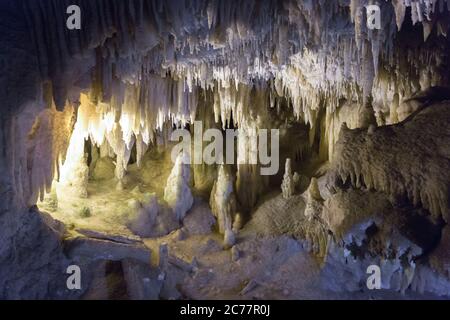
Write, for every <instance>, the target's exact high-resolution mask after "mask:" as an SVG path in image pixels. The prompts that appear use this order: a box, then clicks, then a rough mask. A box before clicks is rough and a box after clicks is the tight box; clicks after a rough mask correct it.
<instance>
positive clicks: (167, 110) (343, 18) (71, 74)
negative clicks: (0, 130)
mask: <svg viewBox="0 0 450 320" xmlns="http://www.w3.org/2000/svg"><path fill="white" fill-rule="evenodd" d="M368 4H378V5H379V6H380V7H381V10H382V13H381V16H382V26H381V29H380V30H369V29H368V28H367V25H366V22H367V21H366V19H365V15H364V11H365V9H364V8H365V6H367V5H368ZM80 5H81V9H82V12H83V11H85V12H86V10H89V13H90V14H92V15H94V16H95V17H93V18H92V19H86V20H83V28H82V29H81V30H79V31H70V32H69V31H67V32H64V33H58V32H59V31H58V30H65V18H66V17H65V16H64V15H63V14H61V15H59V14H57V13H58V12H65V9H66V8H65V7H64V3H63V2H58V1H54V5H53V6H49V5H48V4H46V3H44V2H43V1H35V0H33V1H26V2H25V5H24V8H25V9H26V17H27V18H28V20H29V23H30V26H33V30H34V32H33V36H34V40H35V42H36V47H37V55H38V61H39V65H40V70H41V72H42V77H43V78H44V79H51V80H52V82H53V95H54V99H55V102H56V105H57V106H58V105H61V104H63V105H65V102H66V100H67V98H69V99H70V96H71V89H73V87H74V86H75V83H77V85H79V84H80V83H81V81H80V80H81V79H84V77H85V76H86V75H87V74H88V75H91V73H92V70H94V72H93V74H94V76H93V78H92V79H91V81H90V82H87V83H85V84H84V85H81V86H82V88H79V89H87V88H89V89H90V90H91V95H90V98H91V100H92V102H93V103H94V104H95V110H96V112H98V113H99V114H101V117H102V121H101V122H102V123H103V122H104V123H105V126H106V127H105V129H101V127H102V125H99V124H96V125H93V128H95V129H93V130H92V132H90V135H91V136H92V137H91V138H92V140H93V141H95V142H96V143H97V144H101V140H102V139H104V137H105V136H108V134H106V135H105V134H104V133H102V132H108V133H110V134H111V135H112V136H111V138H110V140H111V141H112V145H113V148H116V149H117V150H116V151H117V152H122V151H120V150H122V149H123V146H122V144H120V147H119V146H116V147H114V146H115V145H118V143H117V142H116V143H114V141H116V140H117V141H118V140H122V141H124V145H125V146H126V147H127V148H128V147H130V146H131V145H132V144H133V143H134V140H135V141H136V142H137V141H142V143H144V144H146V145H148V143H149V142H150V141H151V140H152V139H153V137H154V131H155V130H160V129H161V128H162V126H163V123H165V122H167V121H169V122H170V121H172V122H174V123H180V122H181V123H182V124H185V123H187V122H190V121H193V119H194V117H195V112H196V106H197V102H198V98H199V91H200V90H203V91H206V90H210V91H211V92H213V97H214V98H213V102H212V104H211V105H212V108H214V113H215V116H216V121H217V122H218V121H219V120H222V123H223V124H225V123H227V122H228V123H230V121H231V119H233V120H234V122H235V124H236V125H239V126H241V127H242V126H245V124H246V123H251V125H248V126H249V127H250V126H256V127H260V128H262V123H263V121H261V120H260V119H258V117H255V116H254V112H253V111H252V109H255V108H264V107H265V106H267V105H268V104H269V105H271V106H275V105H277V103H278V101H279V98H286V99H287V100H288V102H289V103H290V105H292V107H293V110H294V113H295V115H296V116H297V118H298V119H301V120H302V121H304V122H305V123H307V124H309V125H310V127H311V128H314V127H315V126H316V123H317V119H318V116H319V110H320V108H322V107H324V106H325V107H326V108H327V113H328V114H332V113H334V112H335V111H336V110H337V108H338V106H339V100H340V98H342V97H343V96H345V97H346V98H347V99H348V100H357V101H362V102H365V101H366V98H367V97H368V96H370V95H372V96H373V98H374V99H373V101H374V102H375V105H374V108H375V111H376V112H378V114H379V115H380V121H379V123H382V122H383V121H384V122H387V123H395V122H396V117H395V110H389V111H387V109H388V108H391V107H389V106H388V105H387V103H386V102H383V101H394V102H395V101H399V100H401V99H402V98H403V97H405V96H408V95H409V94H410V93H411V92H414V91H416V90H419V89H423V88H422V84H421V83H420V85H419V86H417V85H415V84H413V85H412V84H411V83H412V82H411V81H409V79H408V78H409V74H408V76H407V77H403V79H402V77H401V76H399V75H398V74H399V73H398V72H397V73H396V72H395V71H398V70H394V69H395V66H397V65H399V64H400V61H403V60H404V59H405V58H404V55H403V53H402V54H401V55H400V54H399V53H398V52H397V51H398V48H396V47H395V42H394V39H395V37H396V34H397V31H398V29H400V28H401V26H402V24H403V21H404V20H405V14H406V12H407V10H406V9H407V8H408V7H410V8H411V10H410V12H411V17H412V21H413V23H422V25H423V29H424V33H425V34H426V36H428V35H429V33H430V31H431V30H432V28H434V29H435V30H437V33H438V35H446V33H447V29H448V27H447V26H446V25H445V24H444V22H443V21H444V20H442V19H440V18H439V17H440V16H441V15H442V14H443V13H448V10H449V9H450V1H446V0H405V1H403V0H393V1H392V2H384V1H369V0H352V1H350V3H349V4H348V3H342V2H339V1H311V0H305V1H294V0H285V1H282V2H279V1H275V0H273V1H264V2H259V1H256V0H254V1H252V0H250V1H237V0H233V1H220V0H198V1H178V0H172V1H162V0H161V1H159V0H152V1H144V0H134V1H128V2H124V1H118V0H111V1H89V7H86V6H87V4H85V3H84V2H83V3H81V4H80ZM38 13H39V14H38ZM46 39H53V40H54V41H53V42H48V41H46ZM406 54H407V61H408V63H409V64H410V65H411V66H412V67H413V68H409V69H414V70H415V71H414V72H415V73H416V74H419V70H423V69H424V68H423V66H426V68H427V72H426V73H423V72H420V74H428V75H430V77H432V75H433V74H438V72H435V71H436V68H438V67H439V61H438V60H439V59H434V58H433V59H431V58H430V56H429V55H427V56H425V55H423V54H422V53H419V54H418V53H417V52H414V51H411V52H407V53H406ZM438 54H439V52H437V53H436V55H438ZM430 55H431V56H433V53H430ZM417 57H419V58H420V59H418V58H417ZM382 64H383V65H382ZM389 68H390V69H392V70H393V71H394V72H391V73H390V74H391V76H386V75H385V74H384V73H383V71H382V70H383V69H389ZM405 69H408V67H406V68H405ZM380 70H381V71H380ZM402 72H403V70H402ZM411 76H417V75H415V74H414V75H411ZM419 77H420V75H419ZM420 82H423V83H425V82H427V83H439V80H438V79H432V80H428V81H427V80H426V79H421V80H420ZM423 86H425V84H424V85H423ZM255 92H256V93H255ZM261 92H262V93H261ZM385 97H387V99H384V98H385ZM360 98H362V99H360ZM394 105H395V103H394ZM391 109H392V108H391ZM386 114H388V115H387V116H386ZM386 117H387V118H388V119H387V120H386V119H384V120H383V119H382V118H386ZM336 122H341V120H339V121H336ZM119 127H120V132H119V129H117V128H119ZM98 128H100V129H98ZM336 130H337V129H336ZM116 131H117V132H116ZM113 133H114V134H113ZM335 136H337V135H336V134H332V136H331V137H330V139H329V140H330V141H334V138H333V137H335ZM118 137H119V138H118ZM119 149H120V150H119Z"/></svg>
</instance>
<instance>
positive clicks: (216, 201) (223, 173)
mask: <svg viewBox="0 0 450 320" xmlns="http://www.w3.org/2000/svg"><path fill="white" fill-rule="evenodd" d="M233 183H234V182H233V177H232V174H231V173H230V172H229V168H228V167H226V166H225V165H221V166H220V168H219V172H218V176H217V180H216V182H215V184H214V187H213V189H212V191H211V197H210V206H211V210H212V212H213V213H214V215H215V216H216V218H217V222H218V225H219V231H220V233H221V234H223V235H224V245H225V246H226V247H232V246H233V245H234V242H235V235H234V231H233V230H232V226H233V217H234V215H235V214H236V209H237V208H236V204H237V203H236V196H235V194H234V190H233Z"/></svg>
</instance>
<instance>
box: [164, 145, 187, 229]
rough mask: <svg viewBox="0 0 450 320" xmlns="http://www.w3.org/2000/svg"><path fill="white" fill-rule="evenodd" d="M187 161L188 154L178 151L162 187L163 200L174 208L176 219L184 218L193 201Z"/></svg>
mask: <svg viewBox="0 0 450 320" xmlns="http://www.w3.org/2000/svg"><path fill="white" fill-rule="evenodd" d="M187 163H189V156H188V155H187V154H186V153H180V154H179V155H178V157H177V159H176V162H175V164H174V166H173V169H172V172H171V173H170V176H169V178H168V179H167V184H166V187H165V189H164V200H165V201H166V202H167V203H168V204H169V206H170V207H171V208H172V209H173V210H174V212H175V215H176V217H177V219H178V221H181V220H182V219H183V218H184V216H185V215H186V212H187V211H189V209H190V208H191V207H192V204H193V202H194V199H193V197H192V192H191V189H190V184H191V168H190V165H189V164H187Z"/></svg>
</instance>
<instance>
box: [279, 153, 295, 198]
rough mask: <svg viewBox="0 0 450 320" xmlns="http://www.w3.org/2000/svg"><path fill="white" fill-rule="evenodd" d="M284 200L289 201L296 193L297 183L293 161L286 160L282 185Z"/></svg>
mask: <svg viewBox="0 0 450 320" xmlns="http://www.w3.org/2000/svg"><path fill="white" fill-rule="evenodd" d="M281 191H282V193H283V198H285V199H289V198H290V197H292V195H293V194H294V192H295V181H294V177H293V175H292V169H291V159H286V163H285V166H284V176H283V183H282V184H281Z"/></svg>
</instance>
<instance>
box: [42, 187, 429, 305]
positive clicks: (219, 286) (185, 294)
mask: <svg viewBox="0 0 450 320" xmlns="http://www.w3.org/2000/svg"><path fill="white" fill-rule="evenodd" d="M130 186H131V188H127V189H126V190H121V191H117V190H115V187H114V181H113V180H111V181H110V182H106V183H105V182H95V181H94V182H92V183H90V185H89V189H88V191H89V198H86V199H80V198H77V197H75V196H72V197H71V196H70V194H67V193H66V194H65V197H59V199H61V200H59V201H58V210H56V211H55V210H49V209H52V208H51V205H50V204H49V203H48V201H44V202H43V203H42V204H41V205H40V208H41V209H42V210H43V211H53V212H52V213H51V215H52V216H53V217H54V218H55V219H57V220H60V221H62V222H63V223H64V224H65V225H66V228H67V233H68V234H69V235H70V236H71V237H74V236H78V237H80V236H81V237H84V235H82V234H80V233H79V232H78V231H79V230H81V229H84V230H91V231H93V232H102V233H104V234H110V235H111V236H112V237H114V236H117V235H119V236H123V237H135V238H136V236H134V235H133V234H132V232H131V231H130V230H129V229H128V228H127V227H126V220H127V212H128V211H129V208H128V205H127V203H128V201H129V200H131V199H136V198H139V197H141V196H142V195H143V193H145V192H150V191H153V192H155V193H156V194H159V196H161V195H162V189H161V188H160V189H159V190H157V188H155V187H154V186H146V185H143V184H140V189H141V191H139V192H138V191H136V190H134V192H133V191H129V190H133V189H135V185H133V184H130ZM58 192H64V190H59V191H58ZM298 199H300V198H298ZM299 201H301V200H299ZM199 205H200V206H202V205H203V209H202V210H204V206H205V203H204V202H203V203H199V202H198V201H196V203H195V204H194V207H193V208H192V209H191V211H193V210H195V209H198V206H199ZM84 207H89V208H90V216H88V217H82V216H80V209H81V208H84ZM191 211H190V212H191ZM190 212H188V214H187V216H189V214H190ZM252 228H254V229H255V230H252ZM258 234H259V235H258ZM137 238H139V237H137ZM222 239H223V236H222V235H220V234H219V233H218V232H217V231H215V230H212V231H211V232H209V233H207V234H190V233H189V232H183V231H180V230H176V231H173V232H171V233H170V234H168V235H166V236H164V237H159V238H144V239H140V240H141V243H143V244H144V245H145V247H147V248H149V249H150V251H151V253H152V254H151V256H152V259H151V260H152V261H151V263H150V264H149V268H155V267H156V266H157V264H158V260H159V257H158V252H159V247H160V245H161V244H163V243H164V244H167V246H168V249H169V253H170V255H172V256H174V257H176V258H178V259H180V260H181V261H184V262H186V264H192V265H193V261H195V265H196V269H195V271H194V272H187V271H186V270H182V269H180V268H177V267H174V266H172V267H171V269H170V270H169V271H168V272H167V277H168V278H169V280H168V279H166V281H170V282H171V283H172V284H174V285H172V287H173V288H175V287H176V290H174V289H173V288H171V289H170V288H169V289H167V290H166V291H167V292H166V293H165V297H164V298H168V299H170V298H175V299H179V298H189V299H426V298H436V297H429V296H423V295H419V294H411V293H407V294H406V295H401V294H400V293H397V292H392V291H383V290H377V291H376V292H375V291H371V292H368V291H366V292H356V293H355V292H354V293H342V292H339V293H337V292H333V291H330V290H326V289H324V288H323V287H324V281H328V280H330V279H326V278H325V277H324V276H323V274H322V272H321V263H320V261H317V259H316V258H315V257H314V256H313V255H312V254H310V253H308V252H307V251H306V250H305V249H304V248H303V246H302V242H301V241H298V240H296V239H294V238H293V237H290V236H287V235H282V236H276V235H275V236H274V235H271V236H269V235H267V236H262V235H260V232H259V230H257V226H256V225H255V224H254V223H253V224H252V223H248V224H247V225H246V226H245V227H244V230H243V232H241V233H240V234H239V236H238V239H237V244H236V245H235V246H234V248H233V250H231V249H224V248H223V245H222ZM93 254H95V253H93ZM330 281H332V280H330ZM95 290H96V289H95V288H92V289H90V291H89V292H88V294H86V295H85V298H86V299H108V298H111V295H110V294H109V295H106V296H105V295H104V294H102V293H101V292H95ZM120 298H121V299H122V298H124V299H126V298H128V297H127V296H126V295H124V296H121V297H120Z"/></svg>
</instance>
